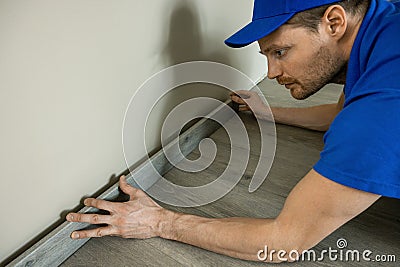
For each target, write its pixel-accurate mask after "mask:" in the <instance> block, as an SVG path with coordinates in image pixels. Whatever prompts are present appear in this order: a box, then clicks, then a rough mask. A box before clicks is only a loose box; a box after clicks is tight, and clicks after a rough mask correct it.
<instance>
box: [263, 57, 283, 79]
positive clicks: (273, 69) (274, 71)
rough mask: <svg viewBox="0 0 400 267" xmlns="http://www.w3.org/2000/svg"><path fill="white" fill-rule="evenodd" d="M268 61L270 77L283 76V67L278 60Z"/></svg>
mask: <svg viewBox="0 0 400 267" xmlns="http://www.w3.org/2000/svg"><path fill="white" fill-rule="evenodd" d="M267 61H268V78H269V79H275V78H277V77H279V76H282V69H281V67H280V66H279V64H277V63H276V62H272V61H270V60H267Z"/></svg>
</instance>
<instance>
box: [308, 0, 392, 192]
mask: <svg viewBox="0 0 400 267" xmlns="http://www.w3.org/2000/svg"><path fill="white" fill-rule="evenodd" d="M396 2H397V3H394V1H393V2H387V1H385V0H372V1H371V5H370V7H369V9H368V12H367V14H366V16H365V18H364V20H363V23H362V25H361V27H360V30H359V32H358V35H357V37H356V40H355V42H354V45H353V48H352V51H351V55H350V60H349V64H348V70H347V78H346V85H345V88H344V94H345V103H344V108H343V110H342V111H341V112H340V113H339V114H338V115H337V117H336V118H335V120H334V121H333V123H332V124H331V127H330V128H329V130H328V132H326V134H325V136H324V143H325V146H324V149H323V151H322V152H321V158H320V160H319V161H318V162H317V164H316V165H315V166H314V170H315V171H316V172H318V173H319V174H321V175H322V176H325V177H326V178H328V179H330V180H333V181H335V182H337V183H340V184H343V185H346V186H349V187H352V188H356V189H360V190H363V191H367V192H371V193H375V194H378V195H383V196H388V197H395V198H400V2H398V1H396Z"/></svg>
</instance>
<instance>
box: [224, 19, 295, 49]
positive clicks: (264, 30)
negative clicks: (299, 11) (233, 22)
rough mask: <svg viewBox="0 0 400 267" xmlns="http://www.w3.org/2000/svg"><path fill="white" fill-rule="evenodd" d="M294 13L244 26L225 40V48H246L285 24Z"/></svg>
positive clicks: (259, 20)
mask: <svg viewBox="0 0 400 267" xmlns="http://www.w3.org/2000/svg"><path fill="white" fill-rule="evenodd" d="M294 14H295V13H289V14H283V15H279V16H274V17H269V18H263V19H257V20H254V21H252V22H250V23H249V24H247V25H246V26H244V27H243V28H242V29H241V30H239V31H238V32H236V33H235V34H233V35H232V36H231V37H229V38H228V39H226V40H225V44H226V45H227V46H230V47H233V48H240V47H244V46H247V45H249V44H251V43H253V42H255V41H257V40H260V39H261V38H263V37H265V36H267V35H268V34H270V33H272V32H273V31H275V30H276V29H278V28H279V27H280V26H282V25H283V24H285V23H286V22H287V21H288V20H289V19H291V18H292V17H293V16H294Z"/></svg>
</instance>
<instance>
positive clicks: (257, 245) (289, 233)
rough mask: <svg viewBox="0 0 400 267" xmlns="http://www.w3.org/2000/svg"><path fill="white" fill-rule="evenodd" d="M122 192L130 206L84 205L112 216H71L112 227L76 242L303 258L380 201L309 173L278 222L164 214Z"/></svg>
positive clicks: (141, 197) (135, 194) (142, 197)
mask: <svg viewBox="0 0 400 267" xmlns="http://www.w3.org/2000/svg"><path fill="white" fill-rule="evenodd" d="M120 186H121V189H122V190H123V191H124V192H125V193H127V194H129V195H130V197H131V200H130V201H128V202H125V203H112V202H108V201H104V200H96V199H87V200H86V201H85V205H87V206H92V207H96V208H99V209H103V210H108V211H110V215H96V214H77V213H71V214H69V215H68V216H67V220H69V221H73V222H88V223H92V224H104V223H105V224H108V226H107V227H101V228H98V229H94V230H82V231H78V232H74V233H73V234H72V237H73V238H74V234H78V237H77V238H87V237H98V236H104V235H118V236H122V237H130V238H148V237H154V236H160V237H162V238H166V239H172V240H176V241H180V242H184V243H187V244H191V245H194V246H198V247H201V248H204V249H207V250H211V251H214V252H217V253H221V254H225V255H229V256H232V257H236V258H241V259H246V260H255V261H256V260H258V258H257V252H258V251H259V250H261V249H264V247H265V246H268V249H269V250H270V251H271V250H276V251H278V250H285V251H287V252H290V251H291V250H293V249H295V250H298V251H299V253H301V252H302V251H303V250H305V249H309V248H311V247H313V246H314V245H316V244H317V243H318V242H320V241H321V240H322V239H324V238H325V237H326V236H327V235H329V234H330V233H332V232H333V231H334V230H336V229H337V228H338V227H340V226H341V225H343V224H344V223H346V222H347V221H349V220H350V219H352V218H353V217H355V216H357V215H358V214H360V213H361V212H362V211H364V210H365V209H367V208H368V207H369V206H370V205H372V204H373V203H374V202H375V201H376V200H377V199H378V198H379V196H378V195H374V194H371V193H366V192H363V191H359V190H356V189H352V188H349V187H346V186H343V185H340V184H337V183H335V182H333V181H331V180H328V179H326V178H324V177H323V176H321V175H319V174H318V173H317V172H315V171H313V170H311V171H310V172H309V173H308V174H307V175H306V176H305V177H304V178H303V179H302V180H301V181H300V182H299V183H298V184H297V185H296V186H295V188H294V189H293V190H292V192H291V193H290V194H289V196H288V198H287V200H286V202H285V205H284V207H283V209H282V211H281V213H280V214H279V216H278V217H277V218H275V219H255V218H224V219H212V218H211V219H210V218H203V217H199V216H194V215H188V214H182V213H176V212H173V211H169V210H166V209H163V208H161V207H160V206H159V205H157V204H156V203H155V202H154V201H152V200H151V199H150V198H149V197H148V196H147V195H146V194H145V193H144V192H143V191H141V190H139V189H135V188H133V187H131V186H129V185H128V184H127V183H126V182H125V180H124V179H122V178H121V180H120ZM275 256H276V255H275ZM267 261H269V259H267ZM273 261H278V259H277V258H274V259H273Z"/></svg>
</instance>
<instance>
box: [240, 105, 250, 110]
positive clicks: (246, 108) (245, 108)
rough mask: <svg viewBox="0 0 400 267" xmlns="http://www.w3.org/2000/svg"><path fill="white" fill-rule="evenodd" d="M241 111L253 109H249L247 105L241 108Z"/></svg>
mask: <svg viewBox="0 0 400 267" xmlns="http://www.w3.org/2000/svg"><path fill="white" fill-rule="evenodd" d="M239 111H251V109H250V108H249V106H247V105H245V106H240V107H239Z"/></svg>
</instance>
